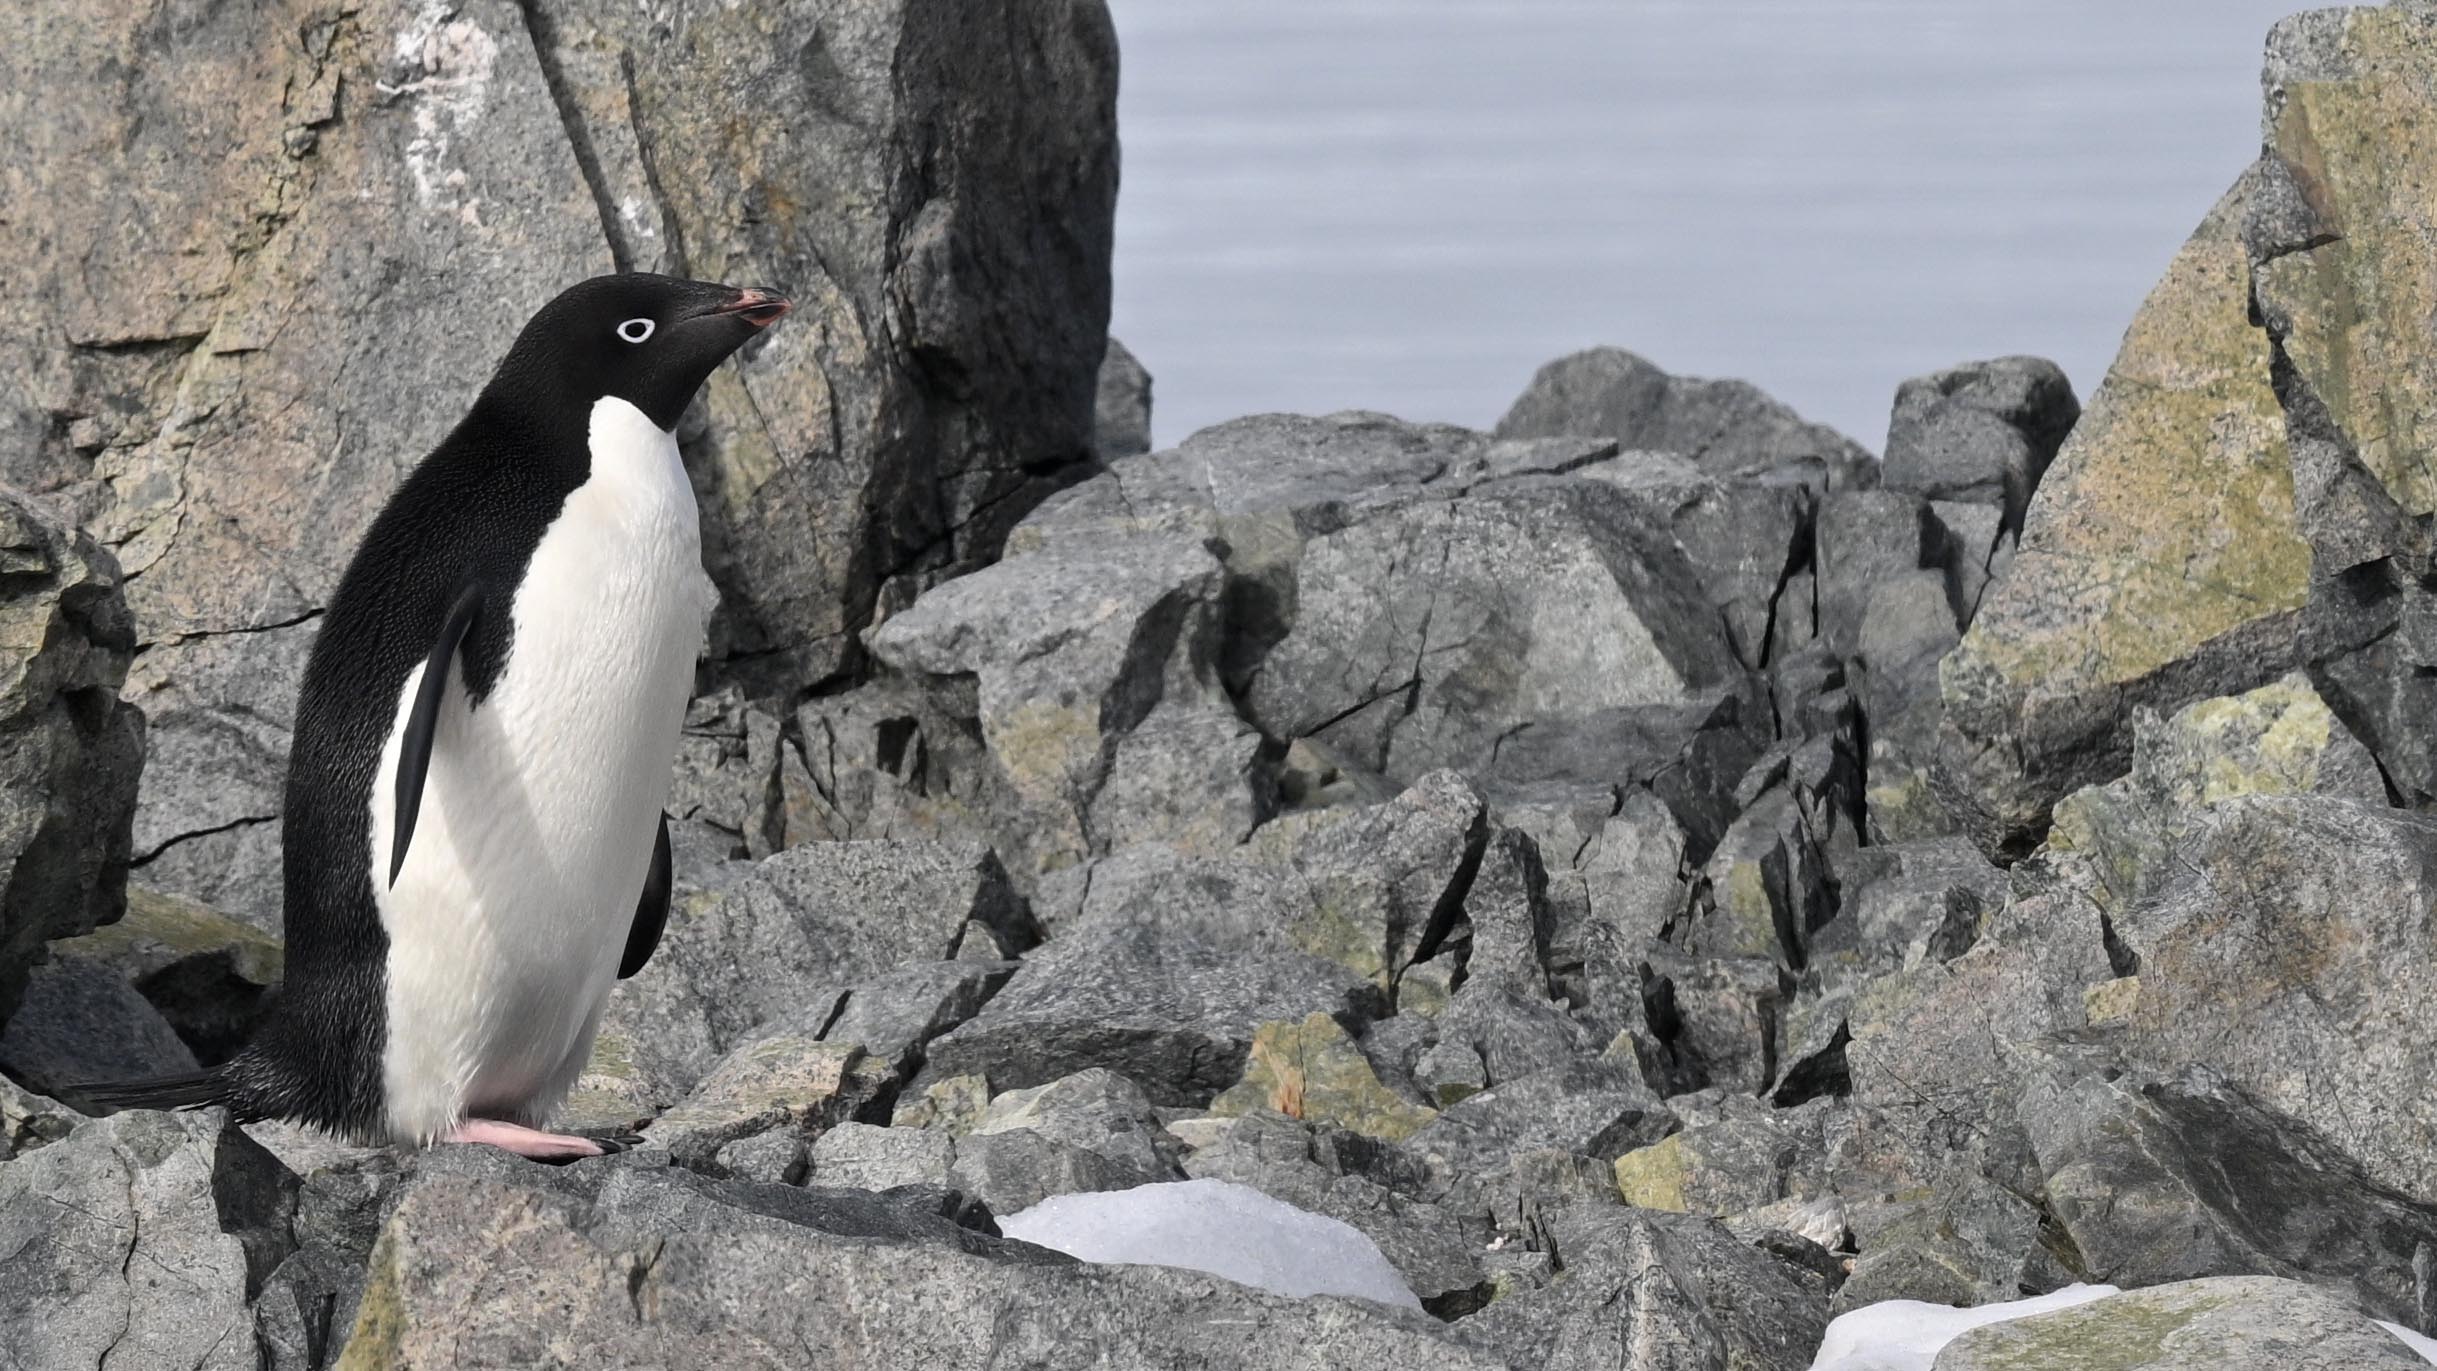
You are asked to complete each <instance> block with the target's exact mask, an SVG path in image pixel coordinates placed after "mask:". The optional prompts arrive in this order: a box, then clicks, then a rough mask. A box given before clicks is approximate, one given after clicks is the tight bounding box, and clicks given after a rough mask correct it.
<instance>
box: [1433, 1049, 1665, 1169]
mask: <svg viewBox="0 0 2437 1371" xmlns="http://www.w3.org/2000/svg"><path fill="white" fill-rule="evenodd" d="M1674 1127H1675V1116H1674V1115H1672V1114H1670V1113H1668V1112H1667V1108H1666V1106H1665V1105H1662V1104H1660V1103H1659V1099H1658V1096H1657V1095H1655V1094H1653V1093H1652V1092H1651V1090H1650V1087H1649V1086H1647V1085H1644V1084H1643V1083H1642V1079H1641V1075H1640V1073H1639V1072H1636V1071H1632V1070H1628V1069H1626V1068H1623V1067H1619V1066H1615V1065H1613V1064H1610V1063H1607V1062H1601V1061H1578V1062H1572V1063H1568V1064H1565V1065H1560V1066H1552V1067H1549V1068H1547V1069H1545V1070H1542V1071H1539V1072H1536V1073H1534V1074H1532V1075H1529V1076H1524V1077H1522V1078H1520V1079H1518V1080H1512V1081H1508V1082H1506V1083H1504V1084H1502V1085H1499V1086H1496V1087H1493V1088H1491V1089H1488V1090H1484V1091H1482V1092H1481V1093H1479V1094H1477V1095H1471V1096H1467V1097H1466V1098H1464V1099H1462V1100H1459V1101H1457V1102H1455V1103H1453V1104H1451V1105H1449V1106H1447V1109H1446V1110H1445V1112H1443V1113H1441V1114H1440V1115H1439V1116H1438V1118H1436V1119H1434V1120H1432V1121H1431V1122H1430V1124H1429V1125H1428V1126H1426V1127H1424V1128H1422V1129H1421V1130H1420V1131H1418V1132H1416V1133H1414V1134H1413V1135H1412V1136H1411V1137H1409V1138H1407V1139H1406V1140H1405V1147H1406V1150H1407V1151H1409V1152H1410V1153H1411V1154H1412V1155H1414V1156H1415V1157H1418V1158H1421V1159H1423V1160H1424V1161H1425V1162H1426V1163H1428V1165H1429V1166H1430V1168H1431V1170H1432V1172H1433V1173H1434V1174H1435V1175H1437V1176H1439V1177H1443V1178H1449V1180H1448V1183H1449V1184H1450V1185H1452V1183H1453V1181H1454V1179H1457V1178H1462V1179H1470V1178H1474V1177H1480V1176H1485V1175H1488V1174H1489V1173H1492V1172H1495V1171H1497V1170H1499V1169H1500V1168H1502V1167H1505V1166H1508V1165H1510V1164H1511V1163H1513V1162H1514V1161H1515V1160H1516V1159H1517V1158H1518V1157H1520V1156H1521V1155H1523V1154H1525V1153H1531V1152H1545V1151H1555V1152H1563V1153H1569V1154H1573V1155H1577V1156H1582V1157H1589V1158H1592V1159H1594V1160H1596V1161H1600V1162H1613V1161H1614V1160H1615V1159H1616V1158H1617V1157H1619V1156H1621V1155H1623V1154H1624V1153H1626V1152H1629V1151H1632V1150H1633V1149H1634V1148H1637V1147H1643V1146H1646V1145H1648V1144H1650V1143H1653V1142H1656V1141H1658V1139H1659V1138H1660V1137H1662V1136H1664V1135H1665V1134H1666V1133H1668V1132H1669V1131H1671V1130H1672V1129H1673V1128H1674Z"/></svg>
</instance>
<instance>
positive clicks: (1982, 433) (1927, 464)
mask: <svg viewBox="0 0 2437 1371" xmlns="http://www.w3.org/2000/svg"><path fill="white" fill-rule="evenodd" d="M2081 417H2082V405H2081V401H2079V400H2077V399H2075V398H2074V395H2073V384H2072V382H2070V381H2068V380H2066V379H2065V373H2064V372H2063V371H2062V370H2061V369H2059V368H2058V367H2057V365H2056V364H2055V363H2054V362H2050V361H2048V360H2046V359H2044V358H2040V357H2000V358H1997V359H1996V360H1994V361H1988V362H1966V363H1964V364H1963V365H1961V366H1957V367H1949V368H1947V369H1946V370H1944V371H1938V372H1932V373H1931V374H1929V375H1927V376H1916V377H1913V378H1912V379H1911V380H1908V381H1906V382H1904V384H1902V385H1900V386H1898V387H1896V392H1895V413H1894V414H1893V415H1892V416H1891V417H1890V418H1889V420H1888V422H1887V451H1886V454H1885V461H1884V463H1883V464H1882V466H1881V468H1880V474H1879V482H1880V484H1882V485H1884V486H1886V487H1887V488H1888V489H1890V490H1901V491H1907V492H1910V493H1911V494H1914V495H1918V496H1921V497H1922V498H1924V499H1928V500H1961V501H1968V502H1971V503H1974V504H1983V505H1996V506H1998V507H1999V509H2000V510H2002V511H2003V522H2004V525H2005V527H2007V528H2010V529H2016V530H2019V529H2020V528H2021V527H2022V515H2023V511H2024V509H2025V508H2027V507H2028V506H2029V504H2030V502H2031V492H2032V491H2033V490H2034V489H2036V488H2037V487H2038V485H2039V478H2040V477H2041V476H2042V475H2044V474H2045V473H2046V472H2047V470H2048V463H2050V462H2052V461H2054V460H2056V450H2057V449H2058V448H2060V447H2062V446H2064V442H2065V435H2066V434H2068V433H2071V432H2072V431H2073V425H2074V423H2075V422H2076V421H2077V420H2079V419H2080V418H2081Z"/></svg>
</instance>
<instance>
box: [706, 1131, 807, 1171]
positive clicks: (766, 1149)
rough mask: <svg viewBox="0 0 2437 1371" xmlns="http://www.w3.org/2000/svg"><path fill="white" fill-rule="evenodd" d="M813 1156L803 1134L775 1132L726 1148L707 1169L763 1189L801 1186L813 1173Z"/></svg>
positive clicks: (727, 1145)
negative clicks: (762, 1185) (764, 1186)
mask: <svg viewBox="0 0 2437 1371" xmlns="http://www.w3.org/2000/svg"><path fill="white" fill-rule="evenodd" d="M833 1131H834V1130H833ZM822 1136H824V1137H826V1136H828V1135H827V1134H823V1135H822ZM810 1153H811V1149H810V1148H809V1147H807V1146H806V1145H805V1143H804V1135H803V1134H801V1133H796V1132H793V1131H791V1130H787V1129H774V1130H772V1131H770V1132H768V1133H754V1134H751V1135H748V1136H746V1137H742V1138H738V1139H737V1140H736V1141H734V1142H732V1143H727V1144H725V1145H723V1146H722V1147H720V1149H719V1150H718V1151H716V1152H713V1153H712V1154H711V1165H710V1166H709V1167H706V1168H704V1169H705V1170H708V1171H713V1172H716V1173H718V1174H722V1175H727V1176H733V1177H736V1178H737V1179H739V1180H748V1181H759V1182H761V1183H762V1184H764V1185H801V1184H803V1183H804V1177H805V1174H806V1173H807V1172H808V1171H809V1170H810V1169H811V1160H810Z"/></svg>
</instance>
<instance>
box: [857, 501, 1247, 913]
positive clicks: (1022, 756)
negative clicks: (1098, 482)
mask: <svg viewBox="0 0 2437 1371" xmlns="http://www.w3.org/2000/svg"><path fill="white" fill-rule="evenodd" d="M1224 579H1225V577H1224V573H1223V571H1222V570H1221V568H1220V566H1219V563H1218V561H1217V560H1216V559H1215V558H1213V557H1212V556H1211V555H1210V554H1209V552H1207V551H1206V550H1204V549H1203V547H1202V546H1201V545H1200V544H1199V543H1198V542H1196V541H1193V540H1190V539H1177V538H1164V539H1162V538H1136V539H1129V540H1122V541H1115V542H1108V543H1100V544H1095V545H1094V546H1092V547H1090V548H1088V549H1083V548H1075V549H1067V548H1058V549H1049V550H1044V551H1041V552H1036V553H1032V554H1030V555H1026V556H1019V557H1011V558H1009V559H1007V560H1006V561H1003V562H1000V563H998V564H996V565H994V566H991V567H988V568H986V569H984V570H982V571H979V572H976V573H974V574H973V575H970V576H966V577H963V578H961V579H959V580H955V581H950V582H948V583H947V584H945V585H942V586H940V587H938V588H937V589H935V590H933V591H932V592H931V593H929V594H927V595H925V596H923V597H922V598H921V599H920V600H919V601H917V602H916V603H915V604H914V606H913V608H911V609H909V610H907V611H905V612H904V613H901V614H898V615H895V616H893V617H891V618H890V619H889V620H888V621H887V622H886V623H884V624H882V625H881V626H880V627H879V628H877V629H875V630H873V632H872V633H871V634H870V637H869V641H870V645H871V649H872V652H873V653H874V655H876V656H877V657H878V658H879V659H880V660H881V661H882V662H884V663H886V664H887V665H889V666H890V667H893V668H895V669H897V670H898V671H900V672H905V673H910V674H915V675H918V676H920V677H924V678H928V679H931V680H935V681H936V680H949V679H955V678H962V677H971V678H973V680H974V685H973V687H972V696H973V704H972V706H971V710H970V712H969V713H965V717H968V718H971V719H973V720H975V721H976V722H977V723H978V727H979V731H980V735H981V738H982V742H983V744H984V746H985V748H986V749H987V752H988V756H989V759H990V762H991V763H992V764H993V765H994V766H995V768H996V770H997V772H998V774H999V778H1000V780H1001V782H1002V783H1003V785H1004V788H1005V791H1006V793H1007V794H1008V795H1009V796H1010V797H1011V801H1012V803H1011V805H1010V806H1009V808H1010V810H1011V812H1008V813H1005V814H992V815H991V816H990V821H991V823H992V832H993V836H994V838H995V840H996V842H997V845H998V847H999V848H1000V850H1001V851H1002V852H1004V853H1006V854H1007V857H1008V860H1009V862H1010V864H1011V865H1012V866H1013V867H1014V868H1015V869H1017V870H1019V871H1023V872H1026V873H1028V874H1030V873H1039V872H1046V871H1050V870H1054V869H1056V868H1058V867H1062V866H1067V865H1071V864H1072V863H1074V862H1076V861H1079V860H1081V859H1083V858H1085V857H1087V856H1091V855H1095V854H1097V853H1100V852H1104V851H1106V850H1107V849H1108V848H1109V847H1110V846H1111V845H1112V844H1115V843H1119V842H1126V841H1135V842H1139V841H1145V840H1152V839H1191V838H1195V837H1199V838H1201V839H1202V841H1203V842H1204V843H1205V844H1206V845H1211V846H1231V845H1233V844H1234V843H1237V842H1240V841H1242V840H1243V838H1244V836H1245V835H1246V834H1248V833H1249V832H1251V831H1252V828H1253V826H1254V825H1255V824H1256V823H1257V822H1259V820H1260V818H1261V813H1262V811H1261V804H1260V798H1259V794H1258V792H1257V791H1256V790H1255V789H1254V788H1253V787H1252V784H1251V781H1250V776H1249V773H1250V769H1251V764H1252V759H1253V753H1254V750H1255V748H1256V747H1257V745H1258V742H1259V739H1258V738H1257V737H1256V736H1255V735H1254V734H1253V732H1252V730H1251V729H1250V728H1248V727H1246V726H1245V725H1244V724H1242V723H1241V722H1240V721H1239V720H1238V719H1237V718H1236V716H1235V711H1234V708H1233V706H1232V705H1230V704H1229V703H1228V701H1227V698H1226V696H1225V694H1224V693H1223V692H1222V691H1221V690H1220V689H1219V685H1218V678H1217V646H1218V642H1217V635H1218V626H1219V625H1218V617H1217V609H1218V604H1219V599H1220V590H1221V587H1222V585H1223V584H1224ZM933 693H934V696H935V698H936V696H937V694H938V693H939V692H933ZM959 712H963V711H959ZM1146 773H1150V774H1147V775H1146ZM1205 773H1206V774H1205ZM1188 778H1193V779H1206V781H1207V782H1208V783H1207V784H1204V785H1193V784H1189V783H1187V784H1179V783H1180V782H1186V781H1187V779H1188Z"/></svg>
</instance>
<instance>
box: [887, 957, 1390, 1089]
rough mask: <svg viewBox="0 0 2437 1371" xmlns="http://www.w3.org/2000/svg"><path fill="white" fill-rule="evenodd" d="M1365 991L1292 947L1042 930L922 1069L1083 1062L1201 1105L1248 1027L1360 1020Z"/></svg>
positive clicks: (997, 1077) (997, 1073) (1054, 1069)
mask: <svg viewBox="0 0 2437 1371" xmlns="http://www.w3.org/2000/svg"><path fill="white" fill-rule="evenodd" d="M1376 1005H1377V994H1376V991H1375V990H1374V989H1373V988H1372V987H1370V986H1368V985H1366V984H1364V983H1362V982H1360V981H1358V980H1356V979H1355V978H1354V977H1353V974H1352V973H1351V972H1349V971H1347V970H1345V969H1344V968H1343V967H1340V966H1338V965H1337V964H1336V963H1333V962H1325V961H1322V960H1320V959H1319V958H1317V957H1310V956H1306V955H1304V954H1302V953H1297V952H1267V953H1261V952H1227V951H1221V950H1219V949H1216V948H1212V947H1209V946H1207V945H1205V944H1202V943H1199V942H1195V941H1192V940H1190V939H1186V938H1163V937H1161V936H1159V935H1158V934H1157V933H1156V932H1155V931H1153V930H1150V929H1125V930H1109V931H1105V932H1098V933H1091V934H1075V935H1069V936H1066V937H1061V938H1057V939H1054V940H1052V941H1051V942H1050V943H1049V944H1048V945H1046V946H1045V947H1043V948H1041V949H1039V950H1038V951H1035V952H1034V953H1033V954H1032V955H1031V956H1029V957H1027V958H1025V959H1024V964H1023V966H1022V968H1021V969H1019V970H1018V971H1017V972H1016V974H1015V978H1014V979H1013V980H1011V981H1009V982H1008V983H1007V987H1006V989H1004V990H1001V991H1000V992H999V993H998V995H997V997H996V998H994V999H992V1000H991V1002H990V1003H989V1004H988V1005H987V1006H985V1007H984V1008H983V1010H982V1012H981V1013H980V1014H978V1015H976V1016H974V1017H973V1018H972V1019H971V1020H968V1021H967V1022H965V1023H964V1024H962V1025H959V1026H958V1027H957V1028H956V1029H955V1030H954V1031H952V1032H950V1033H948V1034H946V1035H945V1036H943V1037H941V1038H938V1039H937V1040H935V1041H933V1042H932V1044H931V1048H930V1064H931V1070H933V1071H935V1072H938V1073H940V1074H942V1075H950V1076H954V1075H965V1074H979V1075H983V1076H986V1077H988V1078H989V1080H990V1082H991V1084H993V1085H995V1086H1000V1087H1003V1088H1017V1087H1022V1086H1027V1085H1040V1084H1044V1083H1046V1082H1049V1081H1053V1080H1056V1079H1057V1078H1058V1077H1060V1076H1065V1075H1071V1074H1072V1073H1074V1072H1077V1071H1082V1070H1085V1069H1087V1068H1090V1067H1095V1066H1099V1067H1107V1068H1108V1069H1110V1070H1112V1071H1116V1072H1118V1073H1120V1074H1122V1075H1125V1076H1128V1077H1131V1078H1132V1079H1134V1080H1135V1081H1138V1082H1140V1083H1141V1084H1142V1086H1143V1088H1144V1089H1145V1090H1147V1091H1148V1092H1150V1096H1151V1098H1152V1100H1153V1101H1154V1102H1157V1103H1161V1104H1195V1105H1198V1104H1201V1103H1203V1102H1205V1101H1207V1100H1208V1099H1209V1098H1210V1096H1211V1095H1213V1094H1216V1093H1217V1092H1218V1091H1220V1090H1223V1089H1225V1088H1226V1087H1228V1086H1230V1085H1233V1084H1235V1082H1236V1081H1237V1079H1239V1078H1240V1077H1241V1075H1242V1074H1243V1065H1244V1058H1245V1055H1246V1053H1247V1052H1248V1051H1249V1050H1250V1049H1251V1046H1252V1036H1253V1033H1254V1032H1255V1031H1256V1030H1257V1029H1258V1028H1259V1026H1260V1025H1262V1024H1264V1023H1269V1022H1273V1021H1276V1020H1280V1019H1291V1020H1300V1019H1302V1018H1303V1017H1305V1016H1306V1015H1309V1014H1313V1013H1326V1014H1330V1015H1333V1016H1337V1017H1338V1018H1339V1019H1340V1020H1341V1021H1342V1022H1348V1023H1353V1024H1360V1023H1361V1022H1363V1021H1364V1020H1366V1019H1368V1018H1371V1017H1373V1014H1374V1013H1375V1007H1376Z"/></svg>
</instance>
